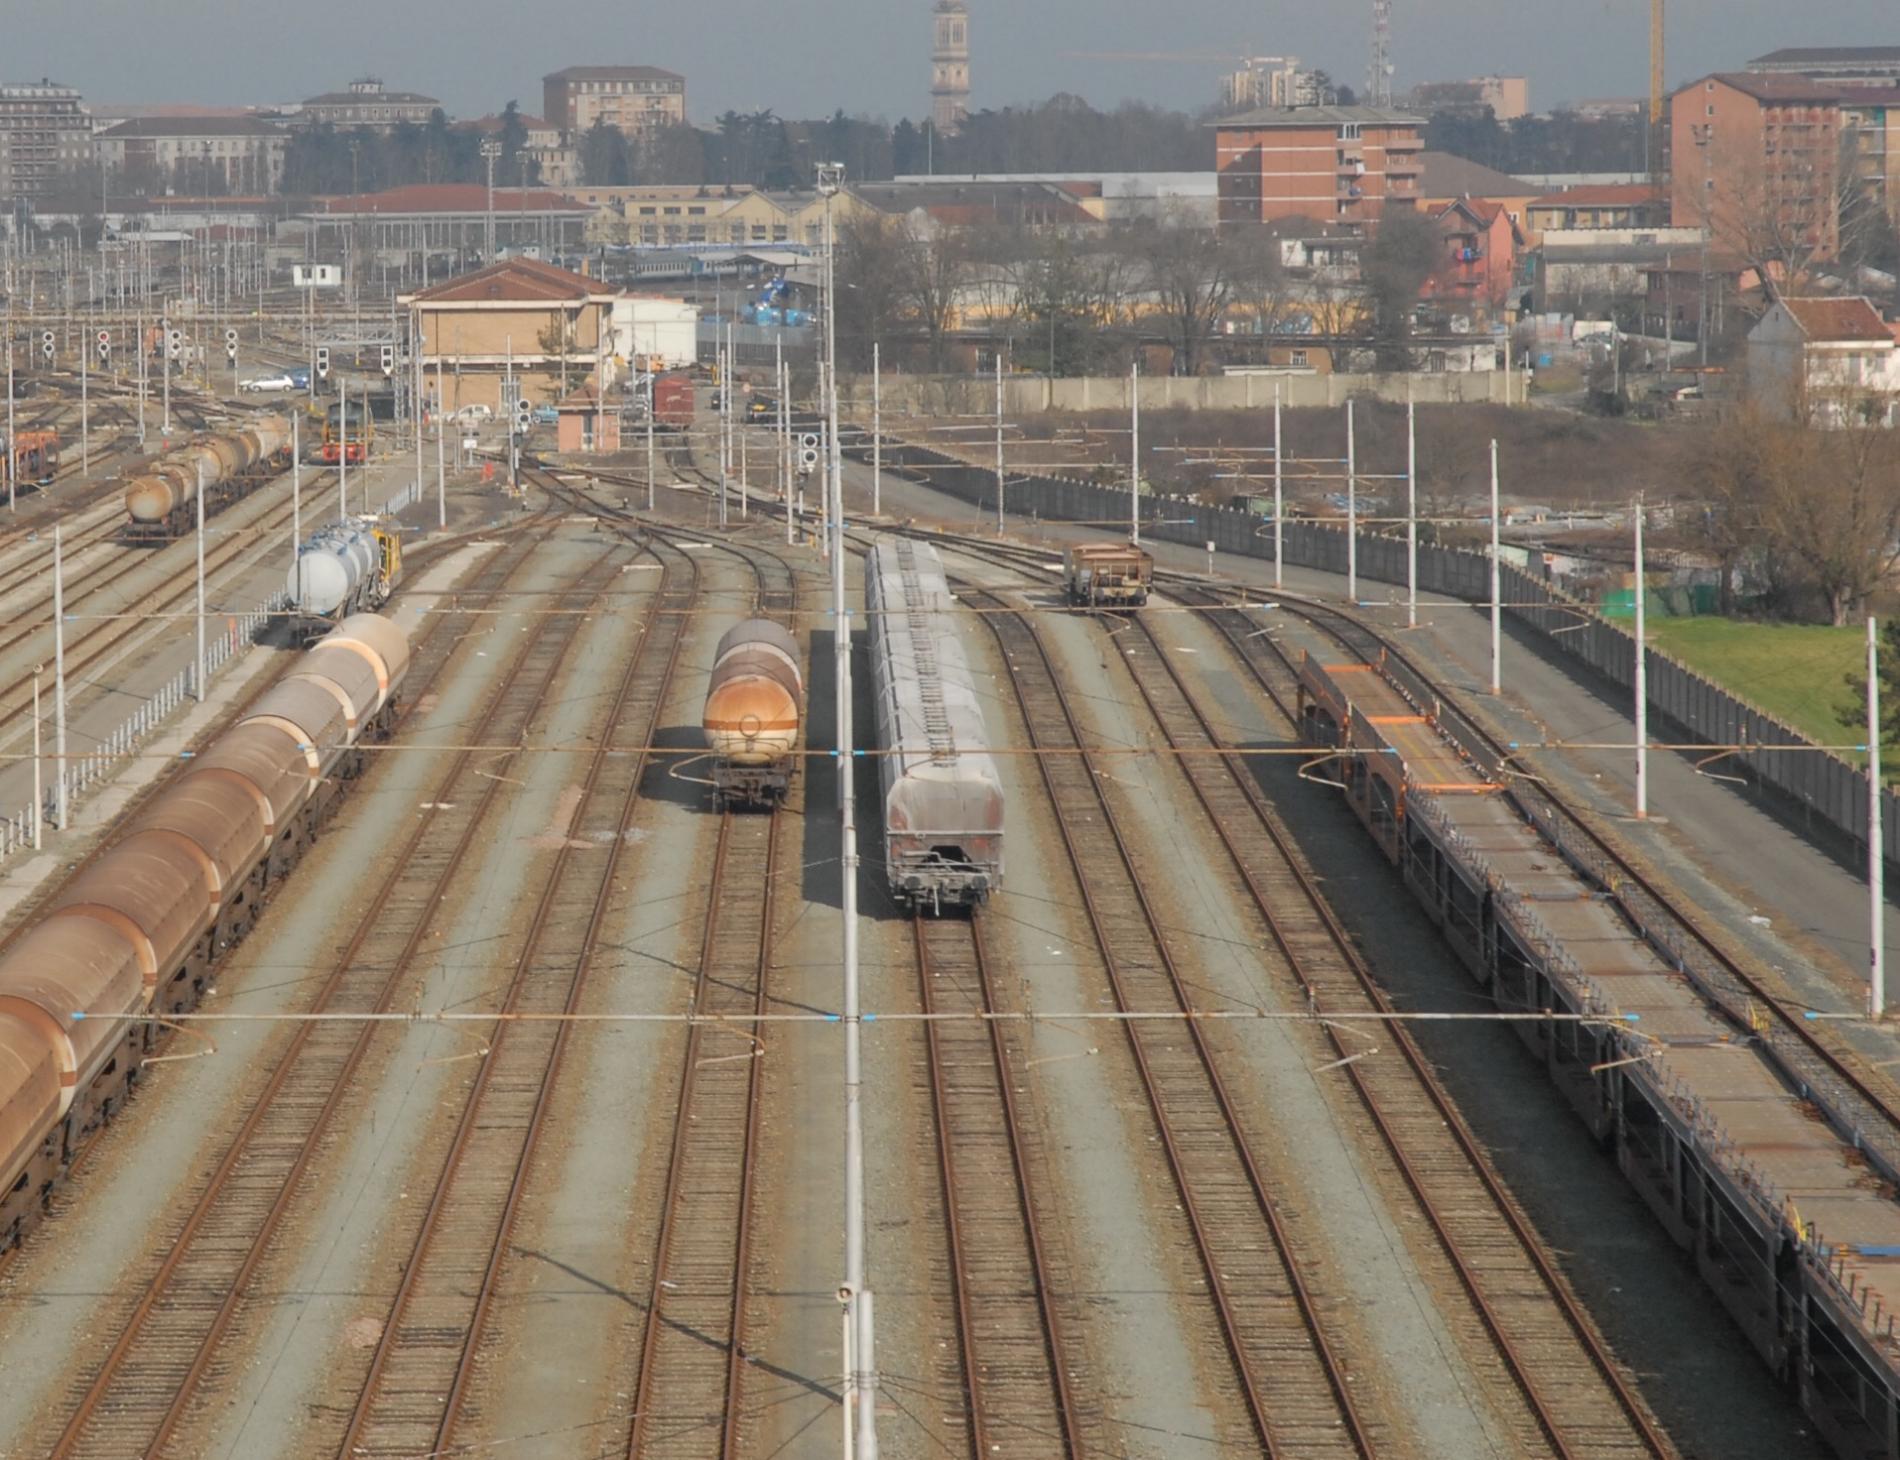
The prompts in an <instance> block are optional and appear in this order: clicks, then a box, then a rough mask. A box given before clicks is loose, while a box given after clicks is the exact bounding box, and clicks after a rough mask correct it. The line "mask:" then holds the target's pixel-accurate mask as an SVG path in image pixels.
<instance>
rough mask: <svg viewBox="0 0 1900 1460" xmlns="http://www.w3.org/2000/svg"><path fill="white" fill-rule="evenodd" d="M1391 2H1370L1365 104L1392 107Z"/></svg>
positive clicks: (1377, 0)
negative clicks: (1369, 42) (1370, 25)
mask: <svg viewBox="0 0 1900 1460" xmlns="http://www.w3.org/2000/svg"><path fill="white" fill-rule="evenodd" d="M1392 70H1393V67H1392V0H1372V62H1371V64H1370V65H1368V66H1367V67H1366V103H1367V105H1369V106H1391V105H1392Z"/></svg>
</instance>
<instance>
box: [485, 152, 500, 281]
mask: <svg viewBox="0 0 1900 1460" xmlns="http://www.w3.org/2000/svg"><path fill="white" fill-rule="evenodd" d="M500 156H501V143H500V142H499V141H497V140H496V139H495V138H493V137H490V138H488V139H487V140H486V141H484V142H483V143H482V161H483V162H485V163H487V164H488V216H487V221H486V223H485V225H484V228H483V233H482V262H483V263H484V264H492V263H493V262H494V261H495V162H496V160H497V159H498V158H499V157H500Z"/></svg>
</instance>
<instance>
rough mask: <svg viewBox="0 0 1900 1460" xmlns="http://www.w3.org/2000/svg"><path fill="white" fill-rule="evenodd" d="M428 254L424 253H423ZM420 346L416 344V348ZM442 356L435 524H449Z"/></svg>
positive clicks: (437, 376) (438, 366) (437, 371)
mask: <svg viewBox="0 0 1900 1460" xmlns="http://www.w3.org/2000/svg"><path fill="white" fill-rule="evenodd" d="M423 256H424V257H425V258H426V257H427V256H428V255H427V254H426V253H425V254H424V255H423ZM419 348H420V346H418V349H419ZM442 384H443V381H442V357H441V356H440V355H437V356H436V357H435V525H436V526H437V527H447V526H448V525H449V463H448V454H447V453H448V448H447V444H446V438H447V436H448V434H449V414H448V410H447V407H446V404H445V402H446V401H447V399H448V397H447V396H445V395H443V394H442Z"/></svg>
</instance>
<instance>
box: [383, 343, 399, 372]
mask: <svg viewBox="0 0 1900 1460" xmlns="http://www.w3.org/2000/svg"><path fill="white" fill-rule="evenodd" d="M382 364H383V378H384V379H385V380H387V379H388V378H389V377H390V376H392V375H394V374H395V373H396V347H395V346H394V345H384V346H383V360H382Z"/></svg>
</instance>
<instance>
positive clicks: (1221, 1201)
mask: <svg viewBox="0 0 1900 1460" xmlns="http://www.w3.org/2000/svg"><path fill="white" fill-rule="evenodd" d="M958 591H959V594H960V596H961V597H962V599H963V601H964V602H965V603H966V604H969V605H971V606H974V607H978V608H980V609H983V610H985V612H984V613H983V615H982V616H983V619H984V621H985V622H986V623H987V624H988V625H989V627H990V630H991V632H992V633H994V634H995V635H996V638H997V641H998V644H999V645H1000V647H1001V649H1002V651H1003V655H1004V660H1005V662H1006V664H1007V665H1008V668H1009V676H1010V683H1011V686H1012V689H1013V691H1014V695H1015V698H1016V701H1017V704H1018V705H1019V707H1020V709H1021V711H1022V714H1023V719H1024V722H1025V724H1026V725H1027V727H1028V732H1029V739H1030V743H1031V746H1032V747H1033V748H1034V749H1036V750H1038V751H1043V752H1050V751H1055V752H1058V753H1056V754H1047V753H1045V754H1040V755H1038V756H1037V757H1036V761H1037V765H1038V766H1039V768H1040V770H1041V774H1042V777H1043V781H1044V784H1045V786H1046V788H1047V790H1048V792H1049V802H1050V805H1051V807H1052V808H1053V811H1054V814H1055V817H1056V821H1057V825H1058V828H1059V830H1060V832H1061V836H1062V841H1063V846H1064V849H1065V851H1066V853H1067V856H1068V860H1069V862H1070V864H1071V865H1072V867H1073V869H1074V874H1075V877H1076V880H1077V883H1078V885H1079V886H1080V888H1081V891H1082V898H1083V904H1084V908H1085V911H1086V913H1087V915H1088V918H1089V922H1090V924H1091V926H1092V928H1093V931H1094V936H1095V941H1096V944H1097V946H1098V948H1099V950H1100V953H1101V957H1102V960H1103V963H1104V965H1105V967H1106V969H1107V973H1108V978H1109V983H1110V987H1111V990H1112V992H1113V995H1114V999H1115V1003H1116V1007H1117V1008H1118V1009H1120V1010H1122V1011H1123V1012H1133V1011H1137V1010H1142V1011H1155V1010H1162V1009H1173V1010H1179V1011H1181V1012H1184V1013H1185V1012H1188V1011H1190V1010H1192V1008H1193V1007H1194V1005H1193V1000H1192V998H1191V996H1190V995H1189V993H1188V990H1187V988H1186V985H1185V984H1184V982H1183V980H1182V977H1181V974H1180V972H1179V970H1178V969H1177V967H1176V965H1175V961H1174V957H1173V953H1172V951H1171V949H1170V947H1169V941H1168V937H1167V935H1166V934H1164V932H1163V931H1162V924H1161V921H1160V919H1159V918H1158V917H1157V916H1156V914H1155V912H1154V909H1153V908H1152V906H1151V905H1150V903H1149V901H1148V897H1147V894H1146V892H1145V891H1144V890H1143V887H1142V884H1141V880H1140V878H1139V876H1138V875H1137V872H1136V868H1135V863H1134V859H1133V856H1132V854H1131V852H1130V849H1129V846H1128V843H1127V841H1126V840H1125V838H1124V837H1123V836H1122V833H1121V831H1120V828H1119V826H1118V824H1117V820H1116V817H1115V814H1114V811H1113V808H1112V807H1111V805H1110V803H1109V802H1108V800H1107V798H1106V796H1105V795H1104V793H1103V791H1102V788H1101V784H1100V781H1099V779H1098V774H1097V772H1096V769H1095V767H1094V765H1093V763H1092V761H1091V760H1090V758H1089V756H1088V755H1087V753H1086V751H1085V749H1084V741H1083V737H1082V734H1081V731H1080V727H1079V726H1078V724H1077V722H1076V719H1075V717H1074V714H1073V711H1072V710H1071V708H1070V705H1069V702H1068V699H1067V696H1066V694H1065V693H1064V691H1063V689H1062V686H1061V683H1060V681H1059V679H1058V678H1057V675H1056V673H1055V668H1054V665H1053V664H1052V663H1051V662H1050V660H1049V658H1048V655H1047V653H1046V651H1045V649H1044V647H1043V644H1042V641H1041V638H1040V636H1039V635H1038V634H1037V633H1036V631H1035V630H1034V628H1032V627H1031V625H1030V622H1029V619H1028V617H1027V615H1026V614H1024V613H1022V612H1021V611H1019V610H1016V609H1014V607H1013V606H1012V605H1010V604H1009V603H1007V602H1006V601H1005V600H1004V599H1003V598H1002V597H1001V596H1000V595H999V594H996V593H993V592H990V591H988V590H983V589H978V588H975V587H973V586H971V585H967V584H963V585H958ZM1123 1030H1124V1033H1125V1035H1126V1037H1127V1040H1128V1044H1129V1048H1130V1052H1131V1054H1132V1056H1133V1059H1134V1063H1135V1067H1136V1070H1137V1073H1138V1075H1139V1078H1140V1081H1141V1085H1142V1089H1143V1092H1144V1094H1145V1096H1146V1099H1147V1102H1148V1105H1149V1109H1150V1110H1151V1112H1152V1114H1153V1117H1154V1122H1155V1129H1156V1134H1157V1136H1158V1138H1159V1141H1160V1144H1161V1147H1162V1149H1163V1151H1164V1153H1165V1156H1166V1159H1167V1163H1168V1167H1169V1171H1170V1174H1171V1176H1172V1178H1173V1182H1174V1186H1175V1190H1176V1192H1177V1193H1178V1196H1179V1199H1180V1204H1181V1208H1182V1211H1183V1213H1184V1214H1185V1217H1186V1220H1187V1224H1188V1228H1189V1233H1190V1236H1191V1239H1192V1242H1193V1246H1194V1251H1195V1255H1196V1257H1197V1259H1198V1262H1199V1265H1200V1267H1201V1270H1202V1273H1203V1276H1204V1278H1205V1281H1206V1285H1207V1291H1208V1294H1209V1297H1210V1301H1211V1305H1212V1307H1213V1309H1214V1315H1215V1319H1216V1322H1217V1325H1218V1329H1219V1332H1220V1335H1221V1339H1222V1341H1223V1343H1224V1345H1225V1347H1226V1350H1227V1353H1228V1355H1229V1357H1230V1359H1231V1361H1232V1373H1233V1378H1234V1384H1235V1397H1236V1398H1237V1400H1238V1402H1239V1405H1240V1407H1241V1409H1242V1410H1243V1411H1244V1413H1245V1414H1246V1415H1247V1417H1248V1420H1249V1422H1250V1423H1251V1425H1252V1428H1253V1430H1254V1433H1255V1436H1256V1438H1257V1439H1258V1441H1259V1443H1260V1444H1261V1445H1262V1446H1263V1448H1264V1449H1265V1451H1266V1453H1268V1454H1270V1455H1279V1456H1287V1457H1294V1456H1298V1457H1301V1460H1305V1457H1309V1456H1328V1455H1347V1456H1370V1455H1372V1454H1374V1453H1376V1452H1377V1450H1378V1448H1379V1444H1378V1436H1376V1435H1375V1434H1374V1432H1373V1429H1372V1426H1371V1425H1370V1423H1369V1422H1368V1420H1367V1419H1366V1418H1365V1417H1364V1416H1362V1415H1361V1413H1360V1410H1359V1406H1358V1403H1357V1401H1356V1400H1355V1399H1354V1397H1353V1388H1352V1379H1351V1376H1350V1373H1349V1370H1348V1366H1347V1365H1346V1363H1345V1362H1344V1360H1343V1358H1342V1356H1341V1354H1340V1352H1339V1349H1338V1346H1337V1345H1338V1327H1339V1324H1338V1322H1337V1320H1336V1310H1334V1309H1332V1308H1331V1307H1330V1305H1327V1304H1325V1303H1323V1302H1322V1300H1321V1299H1320V1298H1319V1296H1318V1295H1317V1294H1316V1293H1315V1292H1314V1291H1313V1289H1312V1287H1311V1285H1310V1283H1309V1279H1308V1273H1309V1271H1310V1270H1311V1269H1312V1267H1314V1266H1315V1265H1317V1263H1318V1262H1319V1261H1320V1258H1321V1254H1320V1253H1319V1252H1317V1251H1316V1250H1314V1248H1313V1246H1312V1245H1311V1243H1312V1239H1311V1237H1310V1236H1303V1235H1300V1234H1296V1233H1295V1232H1294V1231H1293V1230H1292V1229H1291V1226H1290V1224H1289V1223H1287V1222H1286V1221H1284V1220H1283V1219H1282V1215H1281V1213H1280V1211H1279V1209H1278V1206H1277V1204H1276V1203H1275V1202H1274V1201H1273V1199H1272V1197H1271V1195H1270V1194H1269V1192H1268V1189H1267V1182H1266V1180H1265V1178H1264V1177H1263V1175H1262V1173H1261V1170H1260V1167H1259V1165H1258V1163H1257V1161H1256V1159H1255V1156H1254V1153H1253V1150H1252V1148H1251V1145H1250V1142H1249V1140H1248V1137H1247V1133H1246V1131H1245V1130H1244V1129H1243V1127H1242V1124H1241V1121H1240V1118H1239V1115H1238V1112H1237V1111H1236V1109H1235V1106H1234V1103H1233V1101H1232V1099H1231V1098H1230V1096H1229V1094H1228V1091H1227V1088H1226V1085H1225V1083H1224V1082H1223V1080H1222V1078H1221V1076H1220V1073H1219V1070H1218V1068H1217V1066H1216V1062H1215V1059H1214V1055H1213V1052H1212V1050H1211V1048H1210V1046H1209V1044H1208V1040H1207V1036H1206V1033H1205V1031H1204V1030H1203V1029H1202V1027H1201V1026H1200V1025H1199V1024H1198V1023H1197V1022H1196V1021H1194V1020H1191V1019H1190V1020H1186V1021H1184V1023H1183V1024H1180V1025H1177V1024H1175V1023H1174V1022H1173V1021H1150V1020H1127V1021H1124V1023H1123Z"/></svg>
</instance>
